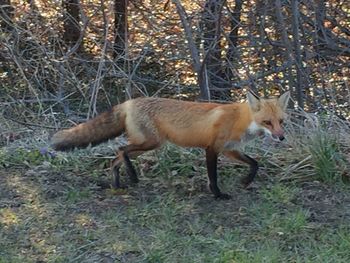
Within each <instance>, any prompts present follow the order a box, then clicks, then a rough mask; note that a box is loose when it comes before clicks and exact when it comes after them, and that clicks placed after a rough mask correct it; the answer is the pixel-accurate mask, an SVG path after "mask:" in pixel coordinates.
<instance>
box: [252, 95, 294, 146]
mask: <svg viewBox="0 0 350 263" xmlns="http://www.w3.org/2000/svg"><path fill="white" fill-rule="evenodd" d="M247 98H248V104H249V106H250V109H251V111H252V113H253V122H252V124H251V125H250V127H249V129H250V131H251V132H259V131H264V132H265V134H269V135H270V136H272V137H273V138H276V139H279V140H281V141H282V140H284V130H283V128H282V124H283V121H284V119H285V117H286V113H285V111H286V109H287V106H288V101H289V98H290V92H289V91H287V92H286V93H284V94H282V95H281V96H280V97H279V98H270V99H264V98H259V97H257V96H255V95H253V94H252V93H251V92H249V93H248V95H247Z"/></svg>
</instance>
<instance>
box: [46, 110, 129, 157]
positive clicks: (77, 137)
mask: <svg viewBox="0 0 350 263" xmlns="http://www.w3.org/2000/svg"><path fill="white" fill-rule="evenodd" d="M124 130H125V116H124V114H123V113H122V112H121V107H120V106H119V105H118V106H115V107H113V109H112V110H110V111H108V112H104V113H102V114H100V115H98V116H97V117H95V118H93V119H91V120H89V121H87V122H85V123H81V124H79V125H77V126H75V127H73V128H70V129H67V130H62V131H58V132H57V133H55V134H54V135H53V137H52V139H51V146H52V147H53V148H54V149H55V150H59V151H65V150H69V149H72V148H75V147H78V148H82V147H86V146H88V145H89V144H92V145H96V144H99V143H101V142H104V141H107V140H108V139H112V138H115V137H117V136H119V135H121V134H122V133H123V132H124Z"/></svg>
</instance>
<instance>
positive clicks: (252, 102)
mask: <svg viewBox="0 0 350 263" xmlns="http://www.w3.org/2000/svg"><path fill="white" fill-rule="evenodd" d="M247 99H248V104H249V106H250V108H251V109H252V110H254V111H258V110H259V108H260V98H259V97H258V96H256V95H255V94H253V93H252V92H250V91H249V92H248V94H247Z"/></svg>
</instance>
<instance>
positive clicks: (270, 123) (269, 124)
mask: <svg viewBox="0 0 350 263" xmlns="http://www.w3.org/2000/svg"><path fill="white" fill-rule="evenodd" d="M263 124H265V125H266V126H272V122H271V121H267V120H266V121H263Z"/></svg>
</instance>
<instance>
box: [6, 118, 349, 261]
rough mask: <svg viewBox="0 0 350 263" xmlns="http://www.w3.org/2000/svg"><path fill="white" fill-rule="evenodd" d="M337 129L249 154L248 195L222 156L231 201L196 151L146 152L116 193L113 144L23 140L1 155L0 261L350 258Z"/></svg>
mask: <svg viewBox="0 0 350 263" xmlns="http://www.w3.org/2000/svg"><path fill="white" fill-rule="evenodd" d="M304 124H305V123H304ZM332 127H333V128H332V131H333V132H332V133H330V132H329V130H327V129H328V127H321V129H320V126H318V127H314V128H308V129H304V130H299V131H298V133H297V132H296V130H297V129H298V125H291V124H290V125H289V126H288V136H287V141H286V142H284V143H281V144H275V143H271V142H268V141H266V140H265V141H263V142H261V143H257V144H256V143H255V142H254V143H252V144H251V145H248V146H246V147H245V151H246V152H247V153H249V154H250V155H251V156H253V157H255V158H256V159H257V160H258V161H259V162H260V165H261V169H260V171H259V176H258V178H257V179H256V181H255V183H254V184H253V185H252V186H251V187H250V188H249V189H243V188H242V187H241V185H240V179H241V178H242V176H244V175H245V174H246V173H247V171H248V169H247V167H245V166H244V165H239V164H238V165H237V164H232V163H231V162H229V161H228V160H227V159H225V158H222V159H220V162H219V184H220V186H221V188H222V190H223V191H224V192H226V193H229V194H231V195H232V199H231V200H225V201H223V200H215V199H214V198H213V197H212V195H211V194H210V192H209V191H208V189H207V179H206V169H205V160H204V155H203V152H202V151H200V150H197V149H181V148H177V147H175V146H171V145H168V146H166V147H164V148H163V149H161V150H158V151H154V152H151V153H148V154H146V155H144V156H142V157H141V158H139V159H138V160H137V161H135V165H136V167H137V170H138V172H139V174H140V175H139V178H140V182H139V184H138V185H136V186H133V187H129V188H128V189H126V190H120V191H113V190H111V189H110V188H109V187H108V182H109V177H108V169H107V167H108V163H109V159H108V158H106V156H110V157H111V155H112V150H111V149H112V147H110V145H111V143H109V144H106V145H102V146H99V147H97V148H94V149H87V150H76V151H73V152H70V153H58V154H55V155H54V156H53V154H52V153H51V152H48V151H47V150H46V149H42V148H40V147H42V146H45V145H46V141H45V140H39V139H33V136H31V138H32V139H28V138H22V139H19V140H18V141H15V142H13V143H11V144H7V145H6V147H3V148H1V150H0V164H1V167H2V168H1V170H0V262H218V263H219V262H322V263H323V262H350V225H349V222H350V186H349V183H348V178H349V152H350V151H349V149H350V147H349V144H348V143H349V141H348V137H349V136H348V135H349V133H348V132H349V127H347V126H344V125H337V126H332ZM316 130H317V132H316ZM334 134H338V135H340V136H333V135H334ZM342 135H344V136H342ZM34 138H40V136H38V137H35V136H34ZM106 185H107V187H106Z"/></svg>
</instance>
